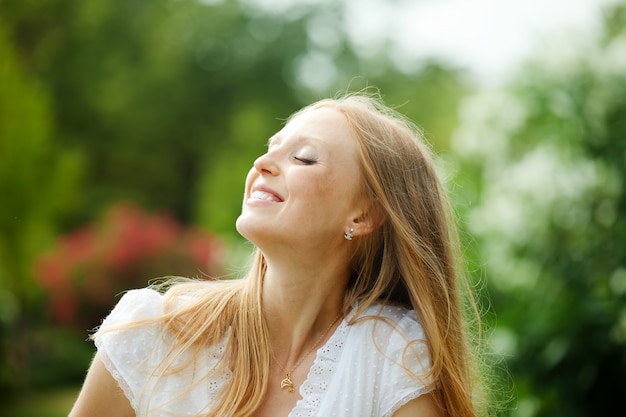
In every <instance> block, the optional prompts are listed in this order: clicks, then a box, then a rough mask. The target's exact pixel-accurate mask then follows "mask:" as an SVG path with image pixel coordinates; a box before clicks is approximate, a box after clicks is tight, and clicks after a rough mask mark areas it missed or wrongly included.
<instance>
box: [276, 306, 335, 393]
mask: <svg viewBox="0 0 626 417" xmlns="http://www.w3.org/2000/svg"><path fill="white" fill-rule="evenodd" d="M339 317H341V311H340V312H339V314H337V317H335V319H334V320H333V322H332V323H330V325H329V326H328V327H327V328H326V330H325V331H324V333H323V334H322V335H321V336H320V338H319V339H317V340H316V341H315V343H314V344H313V345H312V346H311V347H310V348H309V350H308V351H307V352H306V353H305V354H304V356H302V357H301V358H300V360H299V361H298V363H296V366H294V367H293V369H292V370H291V371H288V370H286V369H285V367H284V366H283V365H282V364H281V363H280V362H278V359H276V357H275V356H274V352H272V357H273V358H274V361H275V362H276V363H277V364H278V366H280V369H282V370H283V372H285V378H284V379H283V380H282V381H280V389H286V390H287V392H289V393H294V392H295V391H296V388H295V386H294V385H293V380H292V379H291V374H292V373H293V372H294V371H295V370H296V369H297V368H298V366H300V364H301V363H302V362H303V361H304V360H305V359H306V357H307V356H309V355H310V354H311V352H313V349H315V347H316V346H317V345H318V344H319V343H320V342H321V341H322V339H323V338H324V337H325V336H326V335H327V334H328V332H329V331H330V329H331V328H332V327H333V326H334V325H335V323H337V320H339Z"/></svg>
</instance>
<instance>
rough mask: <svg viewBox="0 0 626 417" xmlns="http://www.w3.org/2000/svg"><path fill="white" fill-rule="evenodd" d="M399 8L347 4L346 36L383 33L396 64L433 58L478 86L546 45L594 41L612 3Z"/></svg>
mask: <svg viewBox="0 0 626 417" xmlns="http://www.w3.org/2000/svg"><path fill="white" fill-rule="evenodd" d="M368 3H369V4H370V5H371V6H367V4H368ZM403 3H404V4H403V6H402V7H398V6H397V2H393V1H390V2H385V1H381V0H350V2H349V4H351V6H349V7H350V11H349V13H348V14H347V16H352V19H351V23H350V24H349V26H351V29H350V30H351V31H352V32H354V34H355V35H356V34H357V33H359V32H360V33H359V34H358V35H357V36H361V37H363V38H365V39H367V38H371V39H373V38H375V37H376V32H382V33H388V34H389V36H390V37H391V38H392V39H394V40H395V42H396V44H397V46H396V50H395V52H394V53H395V55H397V59H398V60H402V59H406V60H407V61H411V60H412V59H420V58H425V57H436V58H439V59H442V60H444V61H447V62H449V63H451V64H453V65H457V66H460V67H462V68H466V69H468V70H469V71H470V72H471V74H473V75H475V76H476V77H477V78H478V79H479V80H482V81H487V82H489V81H490V80H491V81H494V82H499V81H502V80H504V79H506V77H507V76H509V75H510V74H511V71H513V70H514V69H515V68H517V67H518V66H519V64H520V62H522V61H523V60H524V58H525V57H526V56H528V55H530V54H532V52H533V51H536V50H537V49H539V48H541V47H542V45H544V44H546V43H549V42H555V41H556V40H557V39H560V41H561V42H563V40H564V39H565V41H568V40H569V41H570V42H571V45H573V46H574V47H575V46H576V42H577V40H580V39H584V38H588V37H590V36H594V34H595V33H597V32H598V31H599V29H600V23H601V9H602V7H603V6H606V5H608V4H610V3H613V0H413V1H411V0H407V1H404V2H403ZM359 28H360V29H359ZM373 28H375V30H374V29H373ZM353 36H354V35H353Z"/></svg>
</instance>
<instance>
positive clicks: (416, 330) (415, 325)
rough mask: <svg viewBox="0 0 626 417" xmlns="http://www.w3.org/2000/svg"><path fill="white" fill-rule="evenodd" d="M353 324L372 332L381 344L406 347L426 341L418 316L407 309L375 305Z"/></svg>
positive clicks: (360, 315)
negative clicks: (398, 344)
mask: <svg viewBox="0 0 626 417" xmlns="http://www.w3.org/2000/svg"><path fill="white" fill-rule="evenodd" d="M352 322H353V323H354V324H355V325H356V326H357V327H361V328H362V330H364V331H371V332H372V333H373V335H374V337H375V339H377V340H378V341H380V342H385V341H386V342H389V343H391V342H395V343H400V344H402V345H405V344H406V343H407V342H410V341H414V340H421V341H425V339H426V337H425V335H424V329H423V327H422V324H421V323H420V321H419V319H418V317H417V314H416V313H415V311H414V310H409V309H407V308H405V307H400V306H394V305H385V304H374V305H372V306H370V307H368V308H367V309H365V310H364V311H363V312H362V313H361V314H359V315H358V316H357V317H354V318H353V319H352Z"/></svg>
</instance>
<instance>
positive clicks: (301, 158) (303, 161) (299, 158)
mask: <svg viewBox="0 0 626 417" xmlns="http://www.w3.org/2000/svg"><path fill="white" fill-rule="evenodd" d="M293 159H295V160H296V161H299V162H302V163H303V164H305V165H313V164H314V163H316V162H317V161H315V160H313V159H309V158H303V157H301V156H294V157H293Z"/></svg>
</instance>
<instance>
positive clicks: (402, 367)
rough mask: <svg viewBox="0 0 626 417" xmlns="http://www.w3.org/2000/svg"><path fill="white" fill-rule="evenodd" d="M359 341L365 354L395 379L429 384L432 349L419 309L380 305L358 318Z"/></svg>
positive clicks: (357, 341)
mask: <svg viewBox="0 0 626 417" xmlns="http://www.w3.org/2000/svg"><path fill="white" fill-rule="evenodd" d="M353 326H354V327H355V329H354V332H353V331H352V330H351V332H350V333H352V334H353V335H354V336H355V338H356V339H357V340H356V341H352V343H361V344H362V346H363V347H362V348H361V355H362V356H364V357H367V358H368V359H367V360H368V361H369V362H370V363H374V362H375V363H378V366H379V367H382V368H381V369H384V370H385V372H386V374H387V375H388V376H390V377H391V379H394V378H396V379H397V380H398V381H399V380H400V379H403V378H407V377H408V379H407V383H409V381H410V380H413V381H415V380H418V381H420V383H421V384H423V385H429V383H430V381H429V377H427V375H428V371H429V370H430V367H431V360H430V351H429V348H428V343H427V340H426V336H425V334H424V329H423V328H422V325H421V323H420V321H419V318H418V317H417V315H416V313H415V311H413V310H409V309H406V308H404V307H398V306H391V305H383V304H376V305H373V306H371V307H369V308H367V309H366V310H365V311H364V312H363V313H362V314H361V315H360V316H359V317H358V318H357V319H356V320H355V321H354V325H353Z"/></svg>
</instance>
